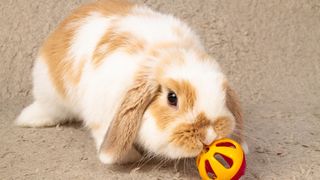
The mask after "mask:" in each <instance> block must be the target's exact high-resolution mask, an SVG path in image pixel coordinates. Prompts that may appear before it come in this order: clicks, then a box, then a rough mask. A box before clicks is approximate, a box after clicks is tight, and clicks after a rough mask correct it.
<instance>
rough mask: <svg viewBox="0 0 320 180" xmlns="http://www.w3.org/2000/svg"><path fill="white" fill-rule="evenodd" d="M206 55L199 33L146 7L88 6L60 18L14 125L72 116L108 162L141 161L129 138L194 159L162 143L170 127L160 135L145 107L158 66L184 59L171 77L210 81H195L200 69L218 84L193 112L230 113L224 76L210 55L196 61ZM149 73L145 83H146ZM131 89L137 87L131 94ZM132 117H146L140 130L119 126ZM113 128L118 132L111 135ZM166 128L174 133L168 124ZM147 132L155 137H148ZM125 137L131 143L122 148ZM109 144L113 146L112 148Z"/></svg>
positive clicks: (202, 91)
mask: <svg viewBox="0 0 320 180" xmlns="http://www.w3.org/2000/svg"><path fill="white" fill-rule="evenodd" d="M180 52H181V53H180ZM181 54H187V56H188V58H182V56H184V55H181ZM170 58H173V59H172V60H170ZM207 58H208V56H207V55H206V53H205V51H204V49H203V47H202V46H201V44H200V42H199V39H198V37H197V36H196V35H195V34H194V33H193V32H192V31H191V30H190V29H189V28H188V26H187V25H185V24H184V23H182V22H181V21H179V20H178V19H176V18H174V17H172V16H168V15H163V14H160V13H158V12H155V11H152V10H150V9H149V8H147V7H145V6H138V5H133V4H129V3H115V2H114V1H100V2H96V3H93V4H89V5H85V6H83V7H82V8H80V9H78V10H77V11H75V12H74V13H73V14H72V15H71V16H69V17H68V18H67V19H66V20H65V21H63V22H62V23H61V24H60V26H59V27H58V28H57V29H56V30H55V31H54V32H53V33H52V34H51V36H49V38H48V39H47V41H46V42H45V43H44V45H43V47H42V48H41V50H40V53H39V57H38V58H37V59H36V61H35V65H34V69H33V85H34V88H33V95H34V98H35V101H34V103H33V104H31V105H30V106H28V107H27V108H25V109H24V110H23V112H22V113H21V115H20V116H19V117H18V119H17V123H18V124H19V125H21V126H31V127H42V126H53V125H56V124H58V123H63V122H65V121H67V120H71V119H80V120H83V122H84V124H85V125H86V126H87V127H88V128H89V129H90V130H91V132H92V135H93V137H94V139H95V141H96V145H97V149H98V150H99V151H100V159H101V160H102V161H103V162H105V163H114V162H122V163H124V162H131V161H134V160H136V159H138V158H139V153H138V152H137V151H136V150H135V148H132V147H131V145H132V144H133V143H135V144H138V145H140V146H142V147H143V148H145V149H147V150H149V151H152V152H153V153H159V154H161V155H166V156H168V157H172V158H175V157H179V156H186V157H189V156H194V154H195V152H193V151H192V153H191V154H188V153H186V152H182V151H180V150H177V149H176V148H175V147H171V145H170V146H168V147H167V145H166V143H168V138H169V139H170V136H169V134H168V132H166V133H163V132H162V131H161V128H159V127H157V126H158V125H156V123H155V122H154V118H153V117H151V116H154V114H155V113H154V112H155V111H152V110H151V111H149V110H145V109H146V108H147V107H148V106H149V104H150V103H151V102H152V101H153V99H154V98H155V97H156V96H157V95H156V94H157V93H156V91H158V89H159V87H158V86H154V87H153V85H154V84H155V83H154V82H153V80H154V81H155V80H159V81H160V79H162V78H158V76H160V75H159V74H162V73H163V71H166V70H162V68H163V67H165V66H167V65H168V64H171V63H172V62H174V64H176V61H177V62H178V63H181V64H184V63H185V64H186V65H185V66H186V67H185V69H184V70H181V72H178V73H176V72H175V71H172V70H170V71H168V72H167V71H166V73H169V74H171V75H169V76H173V77H176V78H177V79H185V78H186V79H187V80H189V81H190V82H191V84H192V85H193V86H197V87H198V86H206V84H207V82H206V81H205V80H201V79H199V77H200V76H199V75H200V74H201V73H204V76H208V77H210V78H209V79H210V81H211V82H212V83H214V82H216V83H217V85H216V86H212V87H211V86H210V87H209V86H208V87H201V88H204V89H200V90H197V98H198V99H201V101H204V100H205V99H208V100H210V102H209V103H203V102H200V104H203V105H199V107H198V109H201V110H203V111H205V112H207V116H209V117H212V118H214V117H216V116H217V114H219V113H221V112H224V113H225V115H226V116H231V114H230V113H226V109H225V105H222V106H221V105H219V102H221V103H220V104H224V101H225V93H224V92H223V91H221V90H220V89H221V88H220V86H222V84H223V83H224V81H225V78H224V76H223V75H222V74H221V73H220V68H219V66H218V64H217V63H216V62H215V61H214V60H212V61H210V62H209V61H208V62H207V61H204V60H197V59H207ZM179 59H182V60H179ZM171 61H172V62H171ZM179 61H181V62H179ZM163 63H164V64H163ZM156 64H157V65H156ZM158 64H163V65H161V66H160V65H158ZM181 66H182V65H181ZM182 69H183V68H182ZM151 71H152V73H151ZM196 74H197V75H196ZM147 77H148V78H149V79H150V82H149V81H148V82H146V81H144V78H147ZM209 79H208V80H209ZM141 87H143V88H141ZM140 89H141V90H140ZM136 90H137V91H139V92H138V93H135V94H131V92H133V91H136ZM140 91H141V92H140ZM209 91H210V92H212V91H214V92H215V95H214V96H212V97H210V96H209V95H207V94H210V92H209ZM220 91H221V92H220ZM136 94H138V95H136ZM153 94H155V95H153ZM199 94H203V95H201V96H200V95H199ZM202 96H203V97H202ZM189 98H191V97H189ZM131 99H133V100H131ZM191 99H192V98H191ZM131 101H134V102H131ZM181 101H182V100H181ZM140 106H141V107H140ZM150 106H151V105H150ZM139 108H140V109H141V108H142V110H139ZM119 109H120V110H119ZM135 109H138V110H135ZM122 111H125V112H122ZM199 112H200V111H199ZM126 113H127V114H128V115H126ZM130 113H131V114H130ZM164 113H166V112H164ZM193 113H198V111H193ZM151 114H153V115H151ZM130 118H135V119H144V122H143V123H142V126H141V128H139V127H140V124H141V122H140V121H137V122H136V123H132V122H133V121H134V120H131V121H129V120H128V121H129V124H124V123H123V122H125V123H127V122H126V121H127V119H130ZM115 119H119V120H118V121H116V120H115ZM122 121H123V122H122ZM134 122H135V121H134ZM121 123H123V125H121ZM117 126H119V127H117ZM232 126H233V125H232ZM115 127H117V128H115ZM168 127H169V126H168ZM121 128H122V129H121ZM148 128H149V129H148ZM116 129H118V131H120V132H121V131H123V133H122V134H121V133H120V134H119V133H115V134H117V135H113V134H114V131H116ZM169 129H170V130H171V131H172V129H173V126H172V127H171V128H169ZM228 132H229V131H228ZM107 133H108V134H107ZM107 135H108V138H106V136H107ZM207 135H208V136H211V137H209V138H208V137H206V141H208V143H210V142H212V140H213V139H215V138H216V137H217V133H215V132H213V129H212V130H211V129H210V130H207ZM118 136H120V137H118ZM122 136H123V137H124V140H123V142H122V139H120V138H121V137H122ZM136 136H137V138H136ZM145 136H149V137H147V138H154V140H151V141H149V140H147V141H146V140H145V138H146V137H145ZM125 137H128V138H129V139H130V140H128V139H125ZM126 142H129V145H125V143H126ZM114 143H116V145H112V144H114ZM117 145H119V146H121V145H122V146H123V147H121V148H122V149H121V150H117V151H121V152H122V151H123V152H122V155H123V153H126V155H127V156H124V155H123V156H124V157H126V158H125V159H124V157H120V156H122V155H120V154H117V155H114V154H115V152H114V150H112V149H113V148H114V146H117ZM102 146H106V147H111V150H110V148H109V149H108V148H106V149H108V150H106V151H104V149H103V147H102ZM163 146H166V148H163ZM192 147H193V146H192ZM161 148H162V149H161ZM175 149H176V152H174V151H175ZM170 151H172V152H170ZM190 152H191V151H190ZM197 152H198V149H197ZM116 153H120V152H116ZM179 154H180V155H179Z"/></svg>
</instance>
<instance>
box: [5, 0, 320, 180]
mask: <svg viewBox="0 0 320 180" xmlns="http://www.w3.org/2000/svg"><path fill="white" fill-rule="evenodd" d="M138 1H139V2H143V1H144V2H145V3H146V4H148V5H150V6H151V7H153V8H155V9H157V10H160V11H162V12H168V13H172V14H174V15H176V16H178V17H180V18H182V19H183V20H185V21H186V22H188V23H189V25H190V26H191V27H193V28H194V29H195V30H196V31H197V32H198V33H199V34H200V36H201V38H202V40H203V42H204V44H205V46H206V48H207V49H208V51H209V53H210V54H211V55H212V56H213V57H215V58H216V59H217V60H218V61H219V62H220V63H221V65H222V67H223V69H224V71H225V72H226V73H227V75H228V76H229V79H230V81H231V82H232V84H233V85H234V87H235V88H236V89H237V90H238V91H239V94H240V96H241V100H242V103H243V107H244V110H245V117H246V121H247V123H246V130H247V133H246V134H247V137H248V143H249V145H250V150H251V154H250V155H249V156H248V170H247V176H246V179H294V178H296V179H320V172H319V169H320V1H319V0H282V1H280V0H265V1H258V0H233V1H232V0H172V1H170V0H167V1H165V0H138ZM83 2H87V1H86V0H74V1H65V0H37V1H35V0H33V1H26V0H1V3H0V179H35V178H39V179H70V178H71V179H103V178H106V177H107V178H108V179H111V178H112V179H114V178H126V179H128V178H142V179H153V178H154V179H156V178H160V179H172V178H174V179H180V178H191V179H193V178H197V176H196V175H194V172H195V171H189V170H188V169H190V166H191V164H192V163H193V162H188V163H184V162H183V161H182V162H180V163H179V165H178V167H177V170H174V168H173V166H172V164H170V163H169V164H165V165H164V166H165V167H162V168H160V166H159V165H157V164H151V165H147V166H144V167H143V168H142V169H141V170H138V171H132V172H131V173H130V168H128V167H122V168H116V167H112V168H109V167H106V166H103V165H101V164H100V163H99V162H98V160H97V158H96V153H95V149H94V144H93V141H92V139H91V138H90V137H89V133H88V132H87V131H86V130H85V129H83V128H81V127H80V126H79V127H74V126H65V127H57V128H47V129H40V130H37V129H20V128H17V127H14V126H13V125H12V122H13V120H14V118H15V117H16V115H17V114H18V113H19V111H20V110H21V109H22V108H23V107H24V106H26V105H27V104H28V103H30V102H31V99H32V98H31V95H30V89H31V74H30V72H31V68H32V62H33V60H34V58H35V55H36V53H37V49H38V48H39V46H40V44H41V42H42V41H43V40H44V38H45V37H46V36H47V34H48V33H49V32H50V31H52V30H53V28H54V27H55V26H56V25H57V23H58V22H59V21H60V20H62V18H63V17H64V16H65V15H66V14H68V13H69V11H70V10H71V9H73V8H74V7H77V6H78V5H80V4H81V3H83ZM184 164H186V166H184ZM191 169H192V168H191Z"/></svg>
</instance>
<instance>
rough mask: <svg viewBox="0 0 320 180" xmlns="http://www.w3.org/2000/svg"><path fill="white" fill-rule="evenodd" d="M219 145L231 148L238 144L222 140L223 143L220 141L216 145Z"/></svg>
mask: <svg viewBox="0 0 320 180" xmlns="http://www.w3.org/2000/svg"><path fill="white" fill-rule="evenodd" d="M216 146H217V147H231V148H234V149H235V148H236V146H235V145H234V144H232V143H230V142H221V143H218V144H217V145H216Z"/></svg>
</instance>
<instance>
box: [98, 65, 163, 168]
mask: <svg viewBox="0 0 320 180" xmlns="http://www.w3.org/2000/svg"><path fill="white" fill-rule="evenodd" d="M158 89H159V85H158V83H157V82H156V80H155V78H154V77H153V73H152V68H151V67H143V68H141V70H140V71H139V72H138V74H137V76H136V78H135V81H134V83H133V85H132V86H131V87H130V88H129V89H128V91H127V92H126V94H125V96H124V97H123V100H122V102H121V104H120V106H119V107H118V110H117V112H116V114H115V115H114V118H113V120H112V122H111V125H110V126H109V129H108V131H107V133H106V135H105V137H104V140H103V143H102V145H101V147H100V155H101V153H103V154H107V156H108V157H109V158H111V159H112V160H110V161H112V163H113V162H115V163H122V162H123V161H125V160H123V158H125V157H126V155H127V154H128V153H130V151H132V148H134V147H133V143H134V140H135V138H136V136H137V134H138V130H139V128H140V124H141V122H142V117H143V114H144V112H145V110H146V108H147V107H148V105H149V104H150V103H151V101H152V100H153V98H154V97H155V96H156V94H157V92H158Z"/></svg>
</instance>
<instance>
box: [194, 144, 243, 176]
mask: <svg viewBox="0 0 320 180" xmlns="http://www.w3.org/2000/svg"><path fill="white" fill-rule="evenodd" d="M197 166H198V170H199V174H200V176H201V177H202V179H203V180H209V179H217V180H238V179H240V177H241V176H243V175H244V172H245V169H246V160H245V156H244V153H243V150H242V148H241V146H240V145H239V144H238V143H237V142H235V141H233V140H231V139H227V138H225V139H220V140H217V141H215V142H213V144H211V145H210V146H209V147H207V148H205V149H204V150H203V152H201V154H200V155H199V156H198V157H197Z"/></svg>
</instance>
